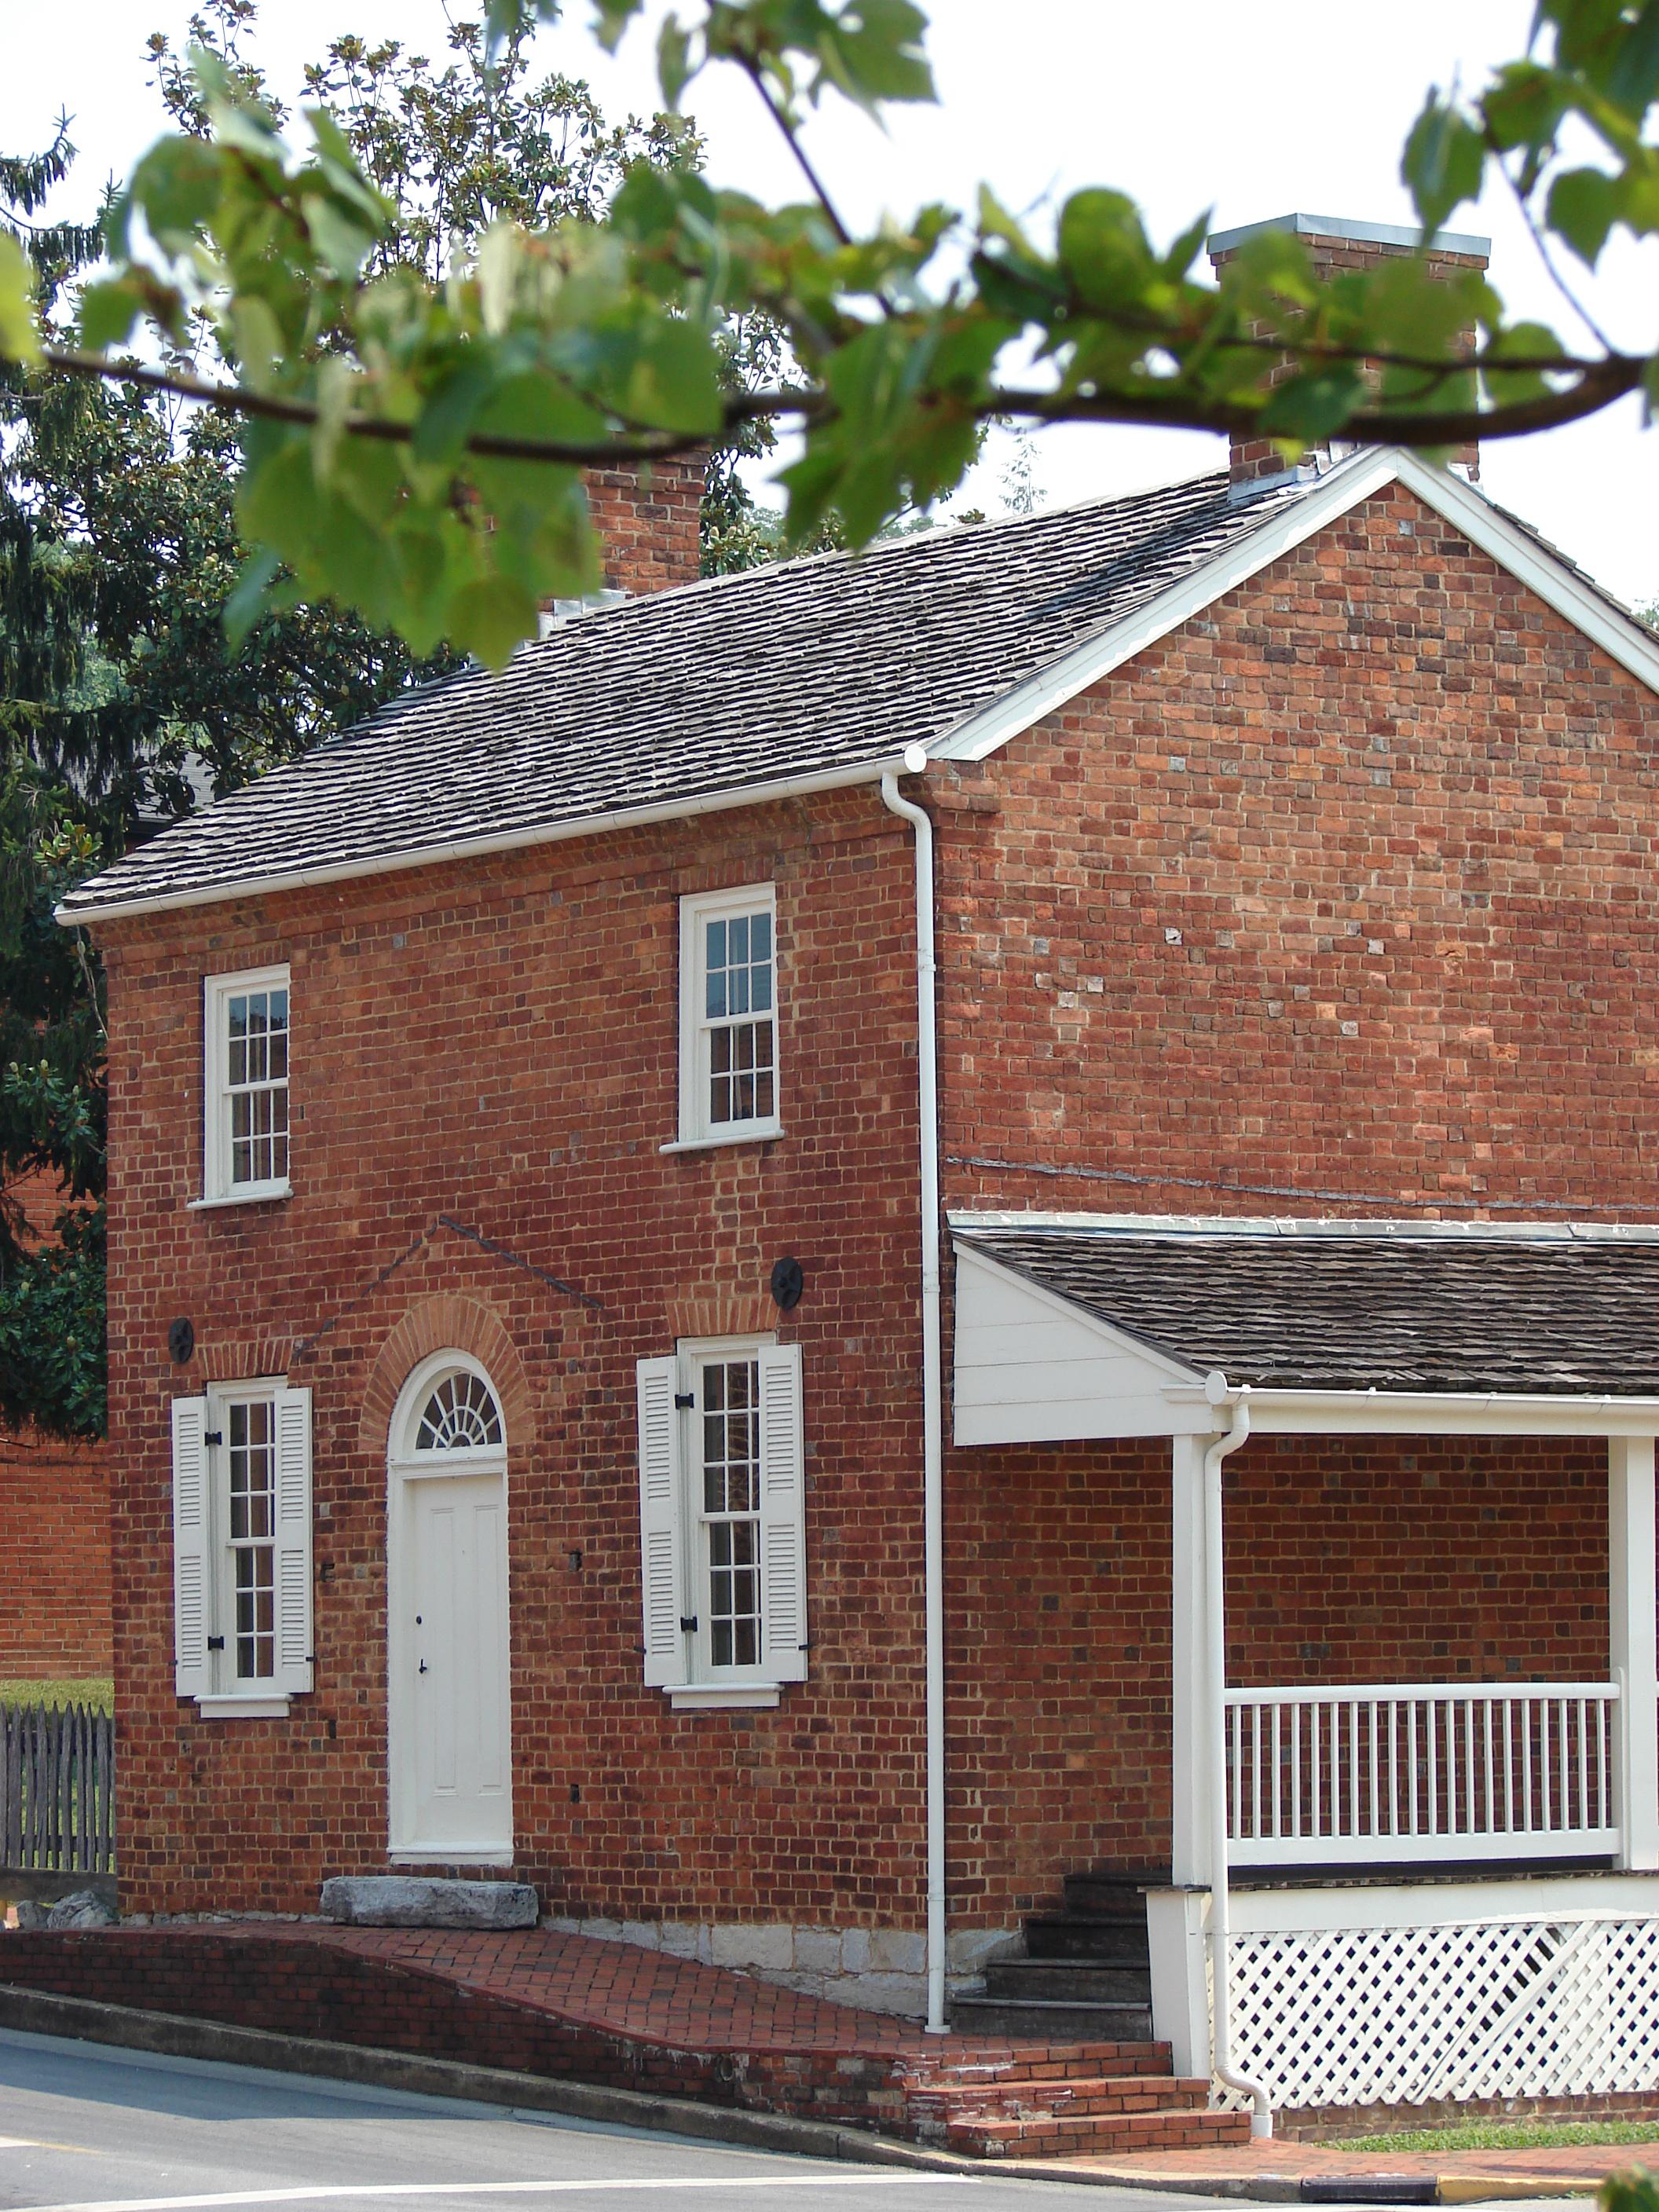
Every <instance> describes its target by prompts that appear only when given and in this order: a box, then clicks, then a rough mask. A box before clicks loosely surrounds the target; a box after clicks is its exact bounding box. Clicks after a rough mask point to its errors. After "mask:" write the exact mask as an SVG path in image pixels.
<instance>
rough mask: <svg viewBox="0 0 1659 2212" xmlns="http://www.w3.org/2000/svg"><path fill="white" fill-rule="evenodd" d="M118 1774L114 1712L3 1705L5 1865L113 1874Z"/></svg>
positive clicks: (0, 1838)
mask: <svg viewBox="0 0 1659 2212" xmlns="http://www.w3.org/2000/svg"><path fill="white" fill-rule="evenodd" d="M114 1777H115V1723H114V1720H113V1719H112V1717H111V1716H110V1715H109V1714H108V1713H100V1712H94V1711H92V1710H91V1708H90V1707H88V1706H86V1705H64V1706H61V1707H58V1708H56V1709H52V1708H49V1707H47V1706H45V1705H0V1867H5V1868H9V1869H15V1870H16V1871H19V1872H39V1873H42V1874H109V1873H110V1872H112V1869H113V1868H114V1864H115V1835H114V1828H115V1817H114V1796H115V1792H114Z"/></svg>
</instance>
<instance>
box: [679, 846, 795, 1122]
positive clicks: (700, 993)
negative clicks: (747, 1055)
mask: <svg viewBox="0 0 1659 2212" xmlns="http://www.w3.org/2000/svg"><path fill="white" fill-rule="evenodd" d="M755 914H764V915H767V916H768V917H769V920H770V922H771V944H772V950H771V960H770V967H771V972H772V1005H771V1008H770V1011H769V1014H768V1015H766V1016H764V1017H763V1018H764V1019H767V1020H769V1022H770V1024H771V1030H772V1110H771V1112H770V1113H769V1114H758V1115H752V1116H750V1118H749V1119H747V1120H744V1121H715V1120H714V1118H713V1115H712V1114H711V1111H710V1101H709V1091H710V1085H711V1082H712V1079H713V1060H712V1053H713V1044H712V1040H713V1036H714V1030H716V1029H723V1028H726V1027H727V1026H728V1024H727V1023H726V1022H725V1021H721V1020H719V1019H714V1020H711V1019H710V1018H709V1016H708V1012H707V999H706V994H705V984H706V981H707V976H708V924H709V923H710V922H714V921H734V920H740V919H742V918H743V917H744V916H746V915H755ZM781 979H782V966H781V961H780V960H779V957H778V912H777V891H776V888H775V885H773V884H747V885H744V886H743V887H742V888H740V889H738V890H724V891H694V892H691V893H689V894H688V895H687V896H685V897H684V898H683V899H682V900H681V901H680V1114H679V1139H678V1141H679V1142H680V1143H681V1144H682V1145H696V1144H706V1143H714V1144H719V1143H728V1142H732V1141H733V1140H736V1139H742V1138H744V1137H757V1136H767V1135H781V1133H782V1121H781V1116H782V1111H783V1104H782V1090H781V1082H782V1073H783V1071H782V1066H781V1060H782V1039H783V1022H782V1006H781V999H782V993H781Z"/></svg>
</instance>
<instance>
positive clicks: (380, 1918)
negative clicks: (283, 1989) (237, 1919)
mask: <svg viewBox="0 0 1659 2212" xmlns="http://www.w3.org/2000/svg"><path fill="white" fill-rule="evenodd" d="M323 1917H324V1919H325V1920H332V1921H336V1922H337V1923H340V1924H341V1925H342V1926H343V1927H347V1928H533V1927H534V1926H535V1925H536V1923H537V1921H538V1919H539V1918H540V1917H541V1905H540V1901H539V1899H538V1898H537V1895H536V1893H535V1891H534V1890H533V1889H532V1887H531V1886H530V1884H529V1883H528V1882H527V1881H445V1880H441V1879H433V1878H428V1876H426V1875H402V1874H337V1875H332V1876H331V1878H330V1879H329V1880H328V1881H325V1883H324V1884H323Z"/></svg>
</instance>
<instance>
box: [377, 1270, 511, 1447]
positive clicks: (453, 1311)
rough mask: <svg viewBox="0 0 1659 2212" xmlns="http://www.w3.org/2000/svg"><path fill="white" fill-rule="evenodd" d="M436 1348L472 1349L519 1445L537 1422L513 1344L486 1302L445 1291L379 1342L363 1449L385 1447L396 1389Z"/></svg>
mask: <svg viewBox="0 0 1659 2212" xmlns="http://www.w3.org/2000/svg"><path fill="white" fill-rule="evenodd" d="M434 1352H471V1355H472V1357H473V1358H475V1359H476V1360H477V1362H478V1364H479V1365H480V1366H481V1367H483V1369H484V1370H485V1371H486V1373H487V1374H488V1375H489V1379H490V1381H491V1383H493V1384H494V1386H495V1395H496V1396H497V1398H498V1399H499V1400H500V1401H501V1418H502V1419H503V1421H504V1422H505V1423H506V1425H507V1443H508V1444H509V1446H514V1445H518V1444H520V1443H522V1442H523V1440H524V1438H525V1437H526V1436H528V1435H529V1434H530V1433H531V1431H532V1430H533V1428H534V1426H535V1420H536V1402H535V1399H534V1396H533V1395H532V1391H531V1388H530V1383H529V1380H528V1378H527V1377H526V1374H525V1371H524V1362H523V1361H522V1360H521V1359H520V1357H519V1352H518V1347H517V1346H516V1345H515V1344H514V1343H513V1339H512V1338H511V1337H510V1336H509V1335H508V1334H507V1328H506V1326H505V1324H504V1323H503V1322H502V1321H501V1317H500V1316H499V1315H498V1314H496V1313H495V1312H493V1311H492V1310H491V1309H490V1308H489V1306H487V1305H483V1304H480V1303H479V1301H478V1300H477V1298H463V1297H453V1296H448V1295H446V1296H444V1297H432V1298H423V1299H422V1302H421V1304H419V1305H417V1306H411V1307H410V1310H409V1311H408V1312H407V1313H406V1314H405V1315H404V1317H403V1319H402V1320H401V1321H400V1322H398V1323H397V1324H396V1326H395V1327H394V1328H392V1333H391V1334H390V1335H389V1336H388V1337H387V1338H386V1342H385V1343H384V1344H383V1345H382V1346H381V1347H380V1357H379V1358H377V1359H376V1361H375V1362H374V1371H373V1372H372V1373H371V1374H370V1376H369V1378H368V1390H367V1392H366V1393H365V1395H364V1399H363V1419H362V1429H361V1431H360V1432H359V1443H360V1447H361V1449H362V1450H363V1451H365V1452H374V1453H381V1452H384V1451H385V1450H386V1442H387V1438H388V1437H389V1436H390V1435H391V1431H392V1413H393V1410H394V1409H395V1407H396V1406H397V1403H398V1393H399V1392H400V1391H401V1390H402V1389H403V1387H404V1383H406V1382H407V1381H408V1379H409V1377H410V1374H411V1373H412V1372H413V1371H414V1370H415V1369H416V1367H418V1366H419V1364H420V1363H421V1362H422V1360H423V1359H428V1358H430V1357H431V1356H432V1354H433V1353H434Z"/></svg>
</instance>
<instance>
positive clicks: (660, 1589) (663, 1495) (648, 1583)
mask: <svg viewBox="0 0 1659 2212" xmlns="http://www.w3.org/2000/svg"><path fill="white" fill-rule="evenodd" d="M678 1388H679V1362H678V1360H677V1359H641V1362H640V1364H639V1389H640V1583H641V1594H642V1599H643V1604H644V1613H645V1624H644V1625H645V1679H646V1681H647V1683H648V1684H653V1685H655V1686H659V1687H661V1686H665V1685H666V1684H668V1683H671V1682H684V1680H686V1673H685V1634H684V1631H683V1630H682V1628H681V1626H680V1615H681V1612H682V1609H683V1608H682V1604H681V1595H682V1593H683V1591H684V1588H685V1528H684V1506H683V1504H682V1502H681V1501H682V1498H683V1494H684V1484H683V1483H682V1481H681V1479H680V1417H679V1413H678V1411H677V1409H676V1407H675V1405H674V1393H675V1392H676V1390H678Z"/></svg>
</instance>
